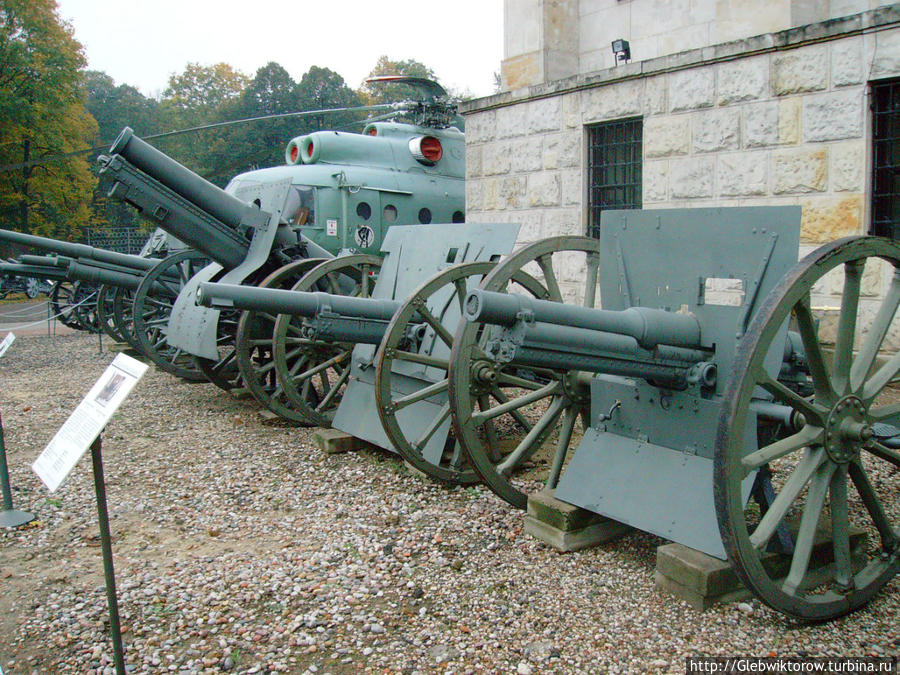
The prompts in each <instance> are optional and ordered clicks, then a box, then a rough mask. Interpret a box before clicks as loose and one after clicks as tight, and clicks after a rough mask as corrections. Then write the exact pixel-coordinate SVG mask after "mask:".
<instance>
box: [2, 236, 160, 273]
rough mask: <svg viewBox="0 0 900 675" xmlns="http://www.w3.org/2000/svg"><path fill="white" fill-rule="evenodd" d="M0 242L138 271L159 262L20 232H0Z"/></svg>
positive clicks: (147, 268)
mask: <svg viewBox="0 0 900 675" xmlns="http://www.w3.org/2000/svg"><path fill="white" fill-rule="evenodd" d="M0 241H7V242H9V243H11V244H20V245H22V246H31V247H32V248H39V249H43V250H45V251H51V252H53V253H57V254H59V255H64V256H68V257H70V258H89V259H91V260H97V261H99V262H105V263H110V264H112V265H120V266H122V267H131V268H134V269H139V270H149V269H150V268H151V267H153V266H154V265H156V263H158V262H159V260H155V259H152V258H142V257H141V256H139V255H128V254H127V253H117V252H115V251H107V250H106V249H102V248H95V247H93V246H88V245H86V244H75V243H72V242H70V241H60V240H59V239H49V238H47V237H38V236H36V235H33V234H23V233H22V232H13V231H11V230H0Z"/></svg>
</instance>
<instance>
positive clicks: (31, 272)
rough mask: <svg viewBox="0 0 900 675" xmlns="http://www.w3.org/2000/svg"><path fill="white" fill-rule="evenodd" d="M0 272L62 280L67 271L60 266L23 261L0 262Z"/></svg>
mask: <svg viewBox="0 0 900 675" xmlns="http://www.w3.org/2000/svg"><path fill="white" fill-rule="evenodd" d="M0 274H13V275H15V276H17V277H30V278H33V279H52V280H54V281H61V280H63V279H65V278H66V271H65V270H63V269H60V268H58V267H44V266H41V265H23V264H21V263H0Z"/></svg>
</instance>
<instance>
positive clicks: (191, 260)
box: [132, 251, 209, 382]
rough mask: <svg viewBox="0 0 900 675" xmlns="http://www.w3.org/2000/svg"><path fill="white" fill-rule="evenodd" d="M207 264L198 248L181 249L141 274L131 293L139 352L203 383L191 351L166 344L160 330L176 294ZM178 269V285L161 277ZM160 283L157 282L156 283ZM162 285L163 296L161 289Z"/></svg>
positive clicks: (161, 365) (165, 321)
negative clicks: (139, 280)
mask: <svg viewBox="0 0 900 675" xmlns="http://www.w3.org/2000/svg"><path fill="white" fill-rule="evenodd" d="M208 263H209V258H208V257H207V256H205V255H204V254H202V253H200V252H199V251H182V252H181V253H176V254H175V255H172V256H169V257H168V258H164V259H163V260H162V261H160V262H159V263H157V264H156V266H155V267H153V268H151V269H150V270H149V271H148V272H147V274H145V275H144V278H143V280H142V281H141V283H140V285H138V287H137V290H135V292H134V302H133V305H132V307H133V309H132V316H133V326H134V329H133V330H134V336H135V338H136V339H137V341H138V343H139V344H140V350H141V352H142V353H143V354H144V355H146V356H147V358H149V359H150V360H151V361H153V362H154V363H155V364H156V365H157V366H159V367H160V368H161V369H162V370H164V371H166V372H167V373H171V374H172V375H176V376H178V377H180V378H183V379H185V380H188V381H190V382H205V381H206V379H207V378H206V376H205V375H204V374H203V373H202V372H201V371H200V370H199V369H198V367H197V365H196V363H195V361H194V358H193V356H192V355H191V354H188V353H187V352H184V351H182V350H180V349H176V348H174V347H171V346H169V345H168V344H167V343H166V341H165V335H164V333H163V332H162V329H163V328H164V326H165V325H166V324H167V323H168V320H169V316H170V315H171V313H172V307H173V305H174V302H175V299H176V298H177V297H178V293H179V292H180V291H181V289H182V288H183V287H184V285H185V284H186V283H187V282H188V280H189V279H190V277H191V276H193V275H194V274H196V272H198V271H199V270H200V269H202V268H203V267H205V266H206V265H207V264H208ZM176 268H177V269H178V273H177V275H174V276H177V277H178V279H179V282H178V284H179V285H175V284H172V283H171V282H169V281H167V280H165V279H163V280H160V279H161V277H163V276H166V277H168V276H173V275H172V271H173V270H175V269H176ZM157 284H159V285H157ZM161 288H165V289H166V292H165V297H162V294H161V293H160V289H161Z"/></svg>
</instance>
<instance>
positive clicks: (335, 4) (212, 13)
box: [57, 0, 503, 96]
mask: <svg viewBox="0 0 900 675" xmlns="http://www.w3.org/2000/svg"><path fill="white" fill-rule="evenodd" d="M57 1H58V5H59V14H60V16H61V17H62V19H64V20H65V21H67V22H68V23H70V24H71V25H72V27H73V28H74V30H75V38H76V39H77V40H78V41H79V42H80V43H81V44H82V46H83V47H84V53H85V56H86V57H87V60H88V68H90V69H91V70H102V71H103V72H105V73H107V74H108V75H110V76H111V77H112V78H113V79H114V80H115V81H116V84H130V85H132V86H133V87H136V88H137V89H138V90H140V91H141V92H142V93H143V94H144V95H147V96H157V95H159V94H161V93H162V91H163V90H164V89H165V88H166V84H167V83H168V80H169V76H170V75H172V74H177V73H180V72H182V71H183V70H184V67H185V65H186V64H187V63H191V62H195V63H199V64H201V65H212V64H214V63H219V62H225V63H228V64H230V65H231V66H232V67H234V68H236V69H237V70H240V71H242V72H244V73H246V74H247V75H250V76H251V77H252V76H253V74H254V73H255V72H256V70H257V69H258V68H260V67H261V66H263V65H265V64H266V63H268V62H269V61H275V62H277V63H279V64H280V65H281V66H283V67H284V68H285V69H286V70H287V71H288V73H290V75H291V77H292V78H293V79H294V80H295V81H298V82H299V81H300V78H301V77H302V76H303V74H304V73H305V72H306V71H307V70H309V68H310V66H314V65H315V66H321V67H325V68H330V69H331V70H334V71H335V72H337V73H339V74H340V75H341V76H342V77H343V78H344V81H345V82H346V83H347V85H348V86H349V87H351V88H354V89H355V88H357V87H359V85H360V84H361V83H362V81H363V79H364V78H365V77H366V76H367V75H368V74H369V72H370V71H371V70H372V68H373V67H374V66H375V63H376V61H377V60H378V57H379V56H381V55H383V54H386V55H387V56H388V57H389V58H390V59H392V60H397V61H400V60H407V59H415V60H416V61H420V62H421V63H424V64H425V65H426V66H428V67H430V68H432V69H433V70H434V72H435V73H436V74H437V76H438V80H439V81H440V83H441V84H443V85H444V87H445V88H448V89H449V88H452V89H454V90H456V91H459V92H468V93H471V94H473V95H475V96H487V95H489V94H491V93H493V90H494V73H495V72H499V70H500V60H501V59H502V58H503V54H502V51H503V24H502V22H503V0H456V2H452V3H444V2H434V1H432V0H418V1H416V0H388V1H386V2H377V1H376V2H371V1H370V2H362V0H280V1H274V0H241V1H237V0H218V1H213V0H57Z"/></svg>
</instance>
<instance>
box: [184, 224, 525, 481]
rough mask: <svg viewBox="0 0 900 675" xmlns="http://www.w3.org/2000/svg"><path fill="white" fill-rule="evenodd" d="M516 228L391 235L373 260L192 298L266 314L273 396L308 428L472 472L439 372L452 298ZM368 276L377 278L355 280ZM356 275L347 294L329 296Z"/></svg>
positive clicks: (328, 265) (450, 475) (333, 263)
mask: <svg viewBox="0 0 900 675" xmlns="http://www.w3.org/2000/svg"><path fill="white" fill-rule="evenodd" d="M517 232H518V227H517V226H512V225H498V224H460V225H457V226H455V227H452V228H451V227H447V226H444V225H430V226H429V225H414V226H398V227H395V228H392V229H391V231H390V232H388V234H387V235H386V237H385V240H384V244H383V248H384V250H383V253H384V254H385V255H384V258H383V259H380V258H376V257H374V256H347V257H343V258H336V259H334V260H330V261H326V262H323V263H321V264H319V265H318V266H317V267H315V268H314V269H312V270H311V271H310V272H309V273H308V274H307V275H306V276H305V277H304V278H303V279H302V280H301V281H300V282H299V283H298V284H297V285H295V286H294V288H293V289H291V290H279V289H271V288H254V287H249V286H240V285H233V284H222V283H202V284H200V286H199V289H198V301H199V302H201V304H204V305H206V306H216V305H222V304H224V305H227V306H230V307H236V308H240V309H244V310H246V311H249V312H264V313H267V314H269V315H277V316H278V319H277V320H276V322H275V323H276V326H277V328H276V331H275V336H274V339H275V354H276V358H275V365H276V375H277V380H278V388H279V391H280V392H282V395H283V396H284V397H285V398H286V399H287V400H288V401H289V403H290V405H289V408H290V410H291V411H293V412H294V413H295V414H297V415H302V420H301V421H304V422H306V423H309V424H316V425H319V426H324V427H330V426H334V427H335V428H337V429H340V430H342V431H345V432H347V433H350V434H352V435H353V436H356V437H358V438H362V439H365V440H367V441H369V442H371V443H373V444H375V445H378V446H380V447H383V448H386V449H389V450H393V451H396V452H399V453H400V454H401V455H402V456H403V457H405V458H406V457H411V458H412V461H414V462H415V463H416V466H417V467H419V468H421V469H422V470H423V471H425V472H427V473H428V474H430V475H432V476H434V477H435V478H438V479H440V480H444V481H448V482H455V483H468V482H472V481H474V480H476V475H475V474H474V472H473V471H472V469H471V467H470V466H469V465H467V464H466V463H465V461H464V458H463V456H462V453H461V450H460V447H459V445H458V444H457V443H456V442H455V440H454V439H453V437H452V435H451V434H450V410H449V403H448V400H447V369H448V367H449V364H448V358H449V354H450V347H451V344H452V334H453V331H454V330H455V329H456V326H457V324H458V322H459V319H460V317H461V313H462V307H463V305H462V300H463V298H464V297H465V295H466V293H467V291H468V290H469V289H473V288H475V287H476V286H477V284H478V283H479V282H480V281H481V279H482V278H483V277H484V275H485V274H487V273H488V272H489V271H490V270H492V269H493V268H494V266H495V264H496V260H497V259H499V258H500V257H501V256H503V255H504V254H505V253H508V252H509V251H510V250H511V249H512V246H513V244H514V243H515V240H516V235H517ZM365 269H379V274H378V276H377V281H375V280H374V279H373V277H370V276H369V275H367V274H365V273H363V272H364V270H365ZM353 270H356V271H357V272H360V274H359V275H358V277H357V279H358V281H359V287H358V289H357V291H356V292H355V293H353V294H350V295H347V294H342V293H330V292H323V291H320V290H317V289H318V288H320V287H322V288H332V287H335V286H336V285H337V282H338V281H339V279H340V278H346V277H349V276H351V272H352V271H353Z"/></svg>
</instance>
